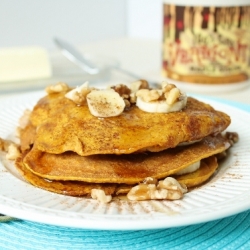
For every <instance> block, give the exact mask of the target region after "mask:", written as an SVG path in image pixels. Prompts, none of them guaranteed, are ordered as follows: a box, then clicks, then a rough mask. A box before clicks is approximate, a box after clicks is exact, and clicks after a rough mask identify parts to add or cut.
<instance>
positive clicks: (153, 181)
mask: <svg viewBox="0 0 250 250" xmlns="http://www.w3.org/2000/svg"><path fill="white" fill-rule="evenodd" d="M157 182H158V180H157V179H155V178H153V177H146V178H145V179H144V180H143V182H142V183H143V184H157Z"/></svg>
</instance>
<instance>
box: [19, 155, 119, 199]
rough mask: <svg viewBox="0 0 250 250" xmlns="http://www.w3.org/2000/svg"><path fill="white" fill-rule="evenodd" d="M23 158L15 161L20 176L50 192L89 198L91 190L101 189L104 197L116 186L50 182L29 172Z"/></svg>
mask: <svg viewBox="0 0 250 250" xmlns="http://www.w3.org/2000/svg"><path fill="white" fill-rule="evenodd" d="M22 158H23V157H19V158H18V159H17V160H16V167H17V169H18V171H19V172H20V173H21V174H22V176H23V177H24V178H25V179H26V180H27V181H28V182H29V183H31V184H32V185H34V186H36V187H39V188H42V189H45V190H48V191H50V192H54V193H58V194H64V195H69V196H89V195H90V193H91V190H92V189H102V190H103V191H104V192H105V194H106V195H112V194H114V193H115V191H116V189H117V186H118V185H117V184H110V183H108V184H99V183H84V182H81V181H51V180H49V179H44V178H42V177H40V176H38V175H35V174H34V173H32V172H31V171H29V170H28V169H27V168H26V167H25V166H24V164H23V162H22Z"/></svg>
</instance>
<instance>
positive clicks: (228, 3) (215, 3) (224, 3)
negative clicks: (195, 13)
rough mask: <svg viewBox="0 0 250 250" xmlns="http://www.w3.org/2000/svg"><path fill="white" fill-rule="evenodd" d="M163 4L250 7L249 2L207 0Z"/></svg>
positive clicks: (240, 0)
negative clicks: (203, 0) (202, 0)
mask: <svg viewBox="0 0 250 250" xmlns="http://www.w3.org/2000/svg"><path fill="white" fill-rule="evenodd" d="M163 3H165V4H174V5H179V6H204V7H208V6H216V7H224V6H227V7H235V6H250V0H237V1H235V0H209V1H205V2H203V3H202V2H201V1H200V0H188V1H187V0H163Z"/></svg>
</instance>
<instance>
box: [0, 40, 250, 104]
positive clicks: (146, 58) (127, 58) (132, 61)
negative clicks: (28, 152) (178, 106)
mask: <svg viewBox="0 0 250 250" xmlns="http://www.w3.org/2000/svg"><path fill="white" fill-rule="evenodd" d="M77 47H78V48H79V50H80V51H82V52H84V53H88V54H92V55H97V56H98V57H99V56H101V57H102V56H103V57H104V58H105V57H107V58H108V59H109V61H110V60H111V61H112V60H114V61H118V62H119V65H120V66H121V67H122V68H124V69H126V70H129V71H131V72H134V73H136V74H137V75H139V76H141V78H144V79H148V80H150V81H153V82H161V81H162V80H163V78H162V76H161V41H157V40H148V39H130V38H119V39H111V40H105V41H98V42H94V43H90V44H80V45H77ZM50 54H51V61H52V64H53V66H54V67H55V68H56V70H57V73H58V71H60V70H61V71H64V70H65V69H67V67H69V68H72V64H71V62H68V61H67V59H65V58H64V57H63V56H62V55H61V54H60V52H59V51H58V50H56V49H55V50H54V51H50ZM73 67H74V66H73ZM59 73H60V72H59ZM88 78H89V79H88ZM57 79H59V80H60V78H56V80H57ZM84 79H88V80H89V81H90V84H91V82H93V83H96V82H97V83H105V84H118V83H122V82H124V83H128V82H131V81H133V80H134V79H132V78H131V77H127V76H125V75H123V74H120V73H118V72H116V71H112V74H111V76H110V77H105V78H103V79H102V78H101V77H100V78H96V77H94V78H93V77H88V76H86V75H85V77H84ZM51 80H52V82H53V81H55V79H51ZM50 82H51V81H50ZM1 84H2V87H3V83H0V98H1V99H2V98H8V97H10V96H12V95H15V94H17V93H19V87H21V85H20V84H19V85H18V84H17V87H16V88H13V87H12V86H10V88H12V91H11V92H9V91H2V90H1ZM43 84H44V85H46V81H44V82H43ZM6 86H7V87H8V85H7V83H6V84H5V86H4V87H5V89H6ZM235 86H236V85H235ZM181 87H183V88H184V90H185V91H187V92H190V93H199V94H204V95H210V96H213V97H219V98H222V99H227V100H231V101H237V102H240V103H245V104H250V81H249V86H247V87H244V88H238V89H237V88H236V89H234V90H232V89H231V87H230V86H229V87H228V88H227V87H224V88H220V87H218V90H217V89H216V90H215V89H214V87H213V90H211V91H209V89H208V87H206V90H204V89H202V88H199V86H197V87H195V88H193V84H191V85H190V83H184V84H182V85H181ZM13 89H14V90H16V91H13ZM31 89H33V88H30V89H29V88H27V89H26V90H25V91H28V90H31ZM41 89H42V88H41Z"/></svg>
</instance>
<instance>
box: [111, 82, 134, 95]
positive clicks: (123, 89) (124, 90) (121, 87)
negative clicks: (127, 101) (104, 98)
mask: <svg viewBox="0 0 250 250" xmlns="http://www.w3.org/2000/svg"><path fill="white" fill-rule="evenodd" d="M111 89H113V90H114V91H115V92H117V93H118V94H119V95H120V96H121V97H123V98H128V97H129V95H130V93H131V90H130V89H129V88H128V86H126V85H125V84H118V85H115V86H112V87H111Z"/></svg>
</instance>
